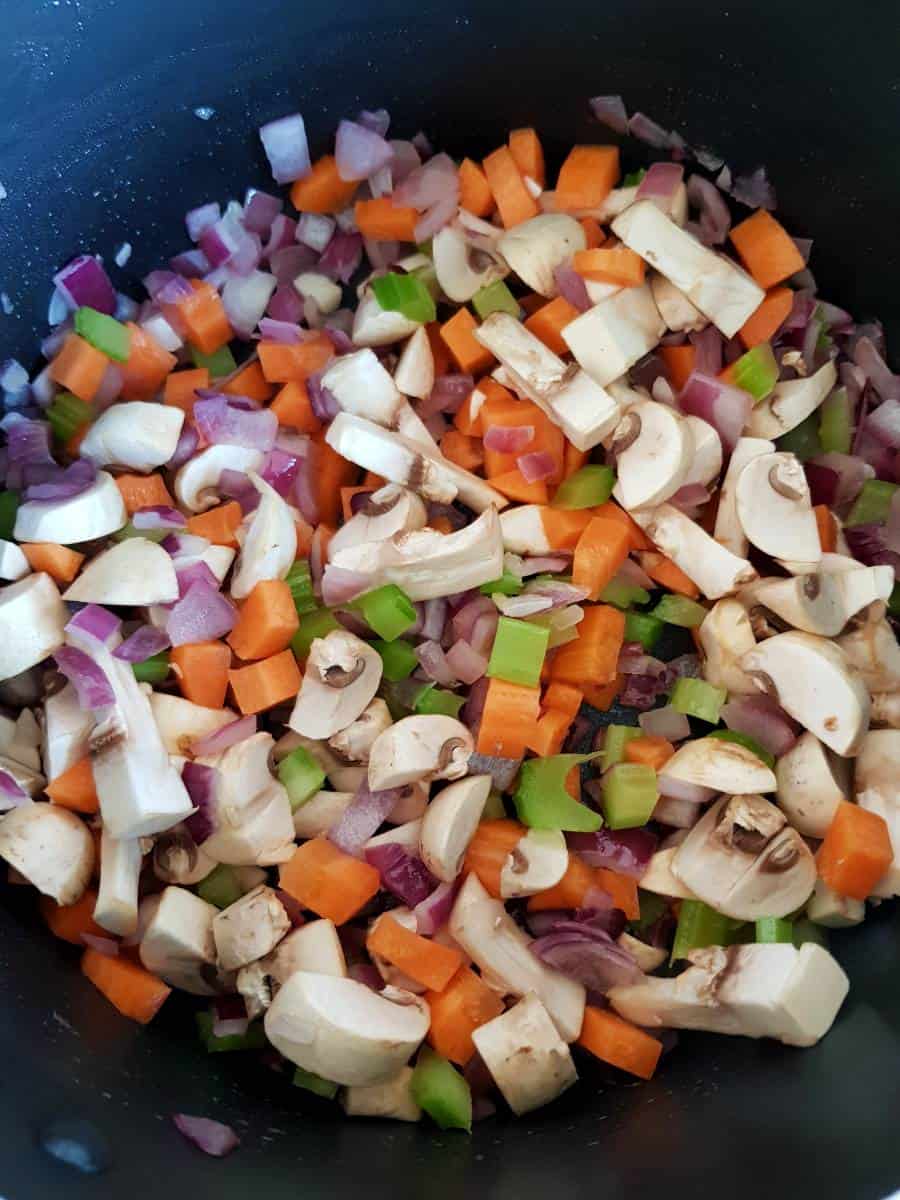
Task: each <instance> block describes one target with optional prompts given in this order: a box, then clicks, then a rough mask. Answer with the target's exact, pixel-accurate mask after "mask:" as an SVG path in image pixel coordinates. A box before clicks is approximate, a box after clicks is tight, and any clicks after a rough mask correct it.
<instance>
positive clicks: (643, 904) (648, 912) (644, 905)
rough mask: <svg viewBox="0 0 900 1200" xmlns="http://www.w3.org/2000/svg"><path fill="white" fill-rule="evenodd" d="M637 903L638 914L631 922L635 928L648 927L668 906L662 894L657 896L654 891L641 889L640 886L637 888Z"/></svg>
mask: <svg viewBox="0 0 900 1200" xmlns="http://www.w3.org/2000/svg"><path fill="white" fill-rule="evenodd" d="M638 904H639V906H640V915H639V916H638V919H637V920H636V921H632V922H631V924H632V925H634V926H635V928H636V929H648V928H649V927H650V926H651V925H653V924H654V923H655V922H656V921H658V920H659V918H660V917H661V916H662V915H663V913H664V912H665V911H666V909H667V908H668V907H669V906H668V904H667V903H666V902H665V900H664V899H663V898H662V896H657V894H656V893H655V892H645V891H642V890H641V888H640V887H639V888H638Z"/></svg>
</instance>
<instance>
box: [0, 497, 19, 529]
mask: <svg viewBox="0 0 900 1200" xmlns="http://www.w3.org/2000/svg"><path fill="white" fill-rule="evenodd" d="M18 511H19V493H18V492H0V537H2V538H5V540H6V541H10V539H11V538H12V535H13V529H14V528H15V525H16V513H17V512H18Z"/></svg>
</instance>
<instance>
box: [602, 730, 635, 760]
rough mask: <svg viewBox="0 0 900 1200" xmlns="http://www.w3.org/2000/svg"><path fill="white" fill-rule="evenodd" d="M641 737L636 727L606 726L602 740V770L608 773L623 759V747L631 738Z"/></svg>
mask: <svg viewBox="0 0 900 1200" xmlns="http://www.w3.org/2000/svg"><path fill="white" fill-rule="evenodd" d="M640 736H641V731H640V729H638V728H637V726H636V725H607V727H606V734H605V736H604V739H603V770H604V771H608V770H609V768H610V767H614V766H615V765H616V763H620V762H622V760H623V759H624V757H625V747H626V746H627V745H628V743H629V742H630V741H631V739H632V738H637V737H640Z"/></svg>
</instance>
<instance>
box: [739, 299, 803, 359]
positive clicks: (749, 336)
mask: <svg viewBox="0 0 900 1200" xmlns="http://www.w3.org/2000/svg"><path fill="white" fill-rule="evenodd" d="M793 306H794V293H793V291H792V290H791V289H790V288H789V287H776V288H772V289H771V290H770V291H768V292H766V298H765V300H763V302H762V304H760V306H759V308H758V309H757V310H756V312H754V313H753V314H752V315H751V316H749V317H748V318H747V320H746V321H745V322H744V324H743V325H742V326H741V327H740V329H739V330H738V337H739V338H740V339H741V341H742V342H743V343H744V345H745V346H746V347H747V349H748V350H750V349H751V348H752V347H753V346H758V345H760V343H761V342H769V341H771V340H772V338H773V337H774V336H775V334H776V333H777V332H778V330H779V329H780V328H781V326H782V325H783V324H784V323H785V321H786V320H787V319H788V317H789V316H790V313H791V309H792V308H793Z"/></svg>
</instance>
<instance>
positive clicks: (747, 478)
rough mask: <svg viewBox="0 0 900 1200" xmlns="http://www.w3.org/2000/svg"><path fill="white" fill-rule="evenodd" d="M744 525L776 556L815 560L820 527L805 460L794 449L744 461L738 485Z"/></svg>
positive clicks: (762, 547)
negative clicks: (804, 465)
mask: <svg viewBox="0 0 900 1200" xmlns="http://www.w3.org/2000/svg"><path fill="white" fill-rule="evenodd" d="M735 503H736V507H737V516H738V520H739V521H740V523H741V528H742V529H743V531H744V534H745V536H746V537H747V538H749V540H750V541H751V542H752V543H753V545H754V546H756V547H757V549H758V550H762V551H763V552H764V553H765V554H770V555H771V556H772V558H789V559H796V560H797V561H799V562H808V563H817V562H818V561H819V560H820V559H821V557H822V545H821V542H820V541H819V530H818V526H817V525H816V517H815V513H814V512H813V510H812V501H811V499H810V495H809V484H808V483H807V481H806V475H805V473H804V470H803V466H802V464H801V463H800V462H799V460H798V459H797V457H796V456H795V455H793V454H786V453H784V452H783V451H782V452H776V453H774V454H761V455H759V456H758V457H756V458H753V459H751V460H750V462H749V463H748V464H747V465H746V466H745V467H744V469H743V471H741V473H740V475H739V476H738V480H737V484H736V487H735Z"/></svg>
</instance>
